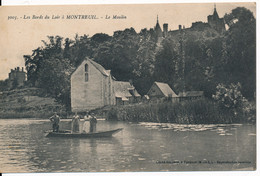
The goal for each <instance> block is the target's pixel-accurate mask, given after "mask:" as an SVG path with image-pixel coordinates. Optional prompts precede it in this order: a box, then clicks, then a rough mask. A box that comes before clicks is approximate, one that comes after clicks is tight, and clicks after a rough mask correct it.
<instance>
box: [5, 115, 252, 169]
mask: <svg viewBox="0 0 260 176" xmlns="http://www.w3.org/2000/svg"><path fill="white" fill-rule="evenodd" d="M82 123H83V122H81V124H82ZM69 128H70V121H69V120H62V122H61V123H60V129H69ZM116 128H123V131H121V132H119V133H117V134H115V135H114V136H113V137H112V138H103V139H71V138H70V139H66V138H47V137H45V133H44V132H45V131H46V130H49V129H51V124H50V122H49V121H48V120H40V119H0V172H2V173H7V172H8V173H9V172H115V171H117V172H119V171H201V170H205V171H211V170H253V169H254V168H255V167H256V127H255V125H245V124H243V125H242V124H228V125H225V124H222V125H221V124H220V125H178V124H167V123H165V124H157V123H139V124H136V123H127V122H108V121H104V120H99V121H98V124H97V129H98V130H101V131H102V130H111V129H116Z"/></svg>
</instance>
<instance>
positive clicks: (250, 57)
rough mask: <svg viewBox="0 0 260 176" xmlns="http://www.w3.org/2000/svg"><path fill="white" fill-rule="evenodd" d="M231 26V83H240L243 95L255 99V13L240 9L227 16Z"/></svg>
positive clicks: (228, 50) (229, 42) (228, 66)
mask: <svg viewBox="0 0 260 176" xmlns="http://www.w3.org/2000/svg"><path fill="white" fill-rule="evenodd" d="M224 18H225V20H226V21H227V24H228V25H229V29H228V32H227V34H226V46H227V56H228V57H227V58H228V60H227V64H226V65H224V67H225V71H226V73H227V74H228V75H229V76H228V78H226V79H228V80H229V82H240V83H241V85H242V87H243V89H242V92H243V94H244V95H245V96H246V97H248V98H253V97H254V93H255V91H256V20H255V17H254V15H253V13H252V12H251V11H250V10H248V9H246V8H244V7H238V8H236V9H234V10H232V12H231V13H230V14H226V15H225V17H224Z"/></svg>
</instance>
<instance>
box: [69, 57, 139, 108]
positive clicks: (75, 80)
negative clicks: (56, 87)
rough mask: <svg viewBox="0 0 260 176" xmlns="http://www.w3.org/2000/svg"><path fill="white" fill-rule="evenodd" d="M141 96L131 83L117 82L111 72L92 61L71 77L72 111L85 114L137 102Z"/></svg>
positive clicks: (85, 63)
mask: <svg viewBox="0 0 260 176" xmlns="http://www.w3.org/2000/svg"><path fill="white" fill-rule="evenodd" d="M139 98H140V95H139V94H138V92H137V91H136V90H135V88H134V86H133V85H131V84H130V83H129V82H123V81H116V80H115V78H114V77H113V76H112V75H111V73H110V70H106V69H105V68H104V67H102V66H101V65H100V64H98V63H96V62H94V61H93V60H91V59H86V60H84V61H83V62H82V63H81V64H80V66H79V67H78V68H77V69H76V70H75V71H74V72H73V73H72V75H71V109H72V111H73V112H76V111H78V112H83V111H88V110H92V109H96V108H100V107H103V106H106V105H116V104H128V103H134V102H137V101H138V99H139Z"/></svg>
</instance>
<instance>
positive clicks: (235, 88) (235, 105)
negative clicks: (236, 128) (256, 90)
mask: <svg viewBox="0 0 260 176" xmlns="http://www.w3.org/2000/svg"><path fill="white" fill-rule="evenodd" d="M240 90H241V84H240V83H237V84H233V83H232V84H230V85H229V86H226V85H224V84H219V85H218V86H217V90H216V94H215V95H213V96H212V97H213V99H214V100H215V101H216V102H217V103H218V104H219V106H220V108H221V109H222V111H223V112H225V113H226V114H228V113H229V114H230V116H233V117H234V119H233V120H235V121H241V120H245V116H250V117H252V115H254V114H255V113H254V107H253V106H252V104H251V103H249V102H248V100H247V99H246V98H245V97H244V96H243V95H242V93H241V91H240ZM230 120H231V119H230ZM233 120H231V122H232V121H233Z"/></svg>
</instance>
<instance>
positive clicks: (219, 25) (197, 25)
mask: <svg viewBox="0 0 260 176" xmlns="http://www.w3.org/2000/svg"><path fill="white" fill-rule="evenodd" d="M206 29H214V31H216V33H219V34H222V33H223V32H225V31H226V29H225V23H224V18H219V16H218V12H217V9H216V6H214V12H213V14H212V15H208V17H207V22H201V21H197V22H194V23H192V26H191V27H190V28H185V27H184V26H182V25H178V29H177V30H171V31H168V24H167V23H164V24H163V31H162V29H161V27H160V24H159V20H158V16H157V22H156V25H155V27H154V29H153V30H154V32H155V35H156V36H157V37H158V41H159V42H160V41H161V40H162V38H163V37H164V38H166V37H167V36H169V35H174V34H176V33H178V32H180V31H189V30H198V31H202V30H206Z"/></svg>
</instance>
